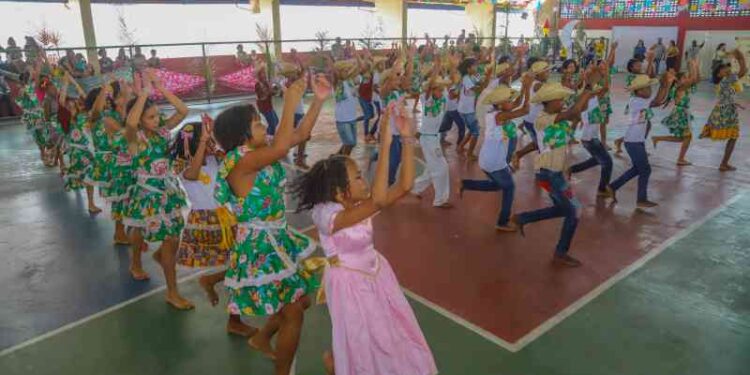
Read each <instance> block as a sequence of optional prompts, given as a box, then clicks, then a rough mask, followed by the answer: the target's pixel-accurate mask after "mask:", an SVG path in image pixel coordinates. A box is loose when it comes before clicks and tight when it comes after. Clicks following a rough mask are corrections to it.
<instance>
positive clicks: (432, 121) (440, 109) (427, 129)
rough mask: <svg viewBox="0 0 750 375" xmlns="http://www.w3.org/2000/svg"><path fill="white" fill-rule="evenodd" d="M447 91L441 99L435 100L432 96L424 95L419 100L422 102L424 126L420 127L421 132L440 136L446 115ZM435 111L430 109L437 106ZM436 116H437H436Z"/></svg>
mask: <svg viewBox="0 0 750 375" xmlns="http://www.w3.org/2000/svg"><path fill="white" fill-rule="evenodd" d="M447 95H448V93H447V91H446V92H444V93H443V97H442V98H441V99H434V98H433V97H432V95H429V96H428V95H427V94H422V95H421V97H420V98H419V100H420V101H421V102H422V124H421V125H420V126H419V132H420V133H421V134H426V135H438V133H439V130H440V123H441V122H442V121H443V116H444V115H445V106H446V99H445V97H446V96H447ZM436 105H437V107H436V108H434V112H433V110H429V111H428V108H430V107H433V106H436ZM435 115H436V116H435Z"/></svg>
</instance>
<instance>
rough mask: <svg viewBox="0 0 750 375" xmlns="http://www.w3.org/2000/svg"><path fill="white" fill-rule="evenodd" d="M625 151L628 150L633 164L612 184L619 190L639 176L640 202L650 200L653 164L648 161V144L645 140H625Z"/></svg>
mask: <svg viewBox="0 0 750 375" xmlns="http://www.w3.org/2000/svg"><path fill="white" fill-rule="evenodd" d="M625 151H627V152H628V156H630V161H631V162H632V163H633V166H632V167H630V169H628V170H627V171H625V173H623V174H622V176H620V177H618V178H617V179H616V180H615V181H614V182H612V185H610V186H611V187H612V189H613V190H615V191H617V190H618V189H620V188H621V187H622V185H625V184H626V183H627V182H628V181H630V180H632V179H633V178H635V177H638V202H645V201H647V200H648V179H649V177H651V164H649V162H648V154H647V153H646V144H645V143H644V142H625Z"/></svg>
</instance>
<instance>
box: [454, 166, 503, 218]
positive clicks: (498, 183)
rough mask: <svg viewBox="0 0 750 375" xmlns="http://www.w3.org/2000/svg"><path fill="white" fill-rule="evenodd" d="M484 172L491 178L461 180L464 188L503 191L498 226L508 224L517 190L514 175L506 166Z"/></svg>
mask: <svg viewBox="0 0 750 375" xmlns="http://www.w3.org/2000/svg"><path fill="white" fill-rule="evenodd" d="M484 174H486V175H487V177H489V178H490V179H489V180H463V181H461V183H462V185H463V187H464V190H473V191H502V192H503V202H502V204H501V206H500V214H499V215H498V218H497V225H498V226H501V227H502V226H506V225H508V220H509V219H510V210H511V208H512V207H513V194H514V193H515V191H516V184H515V183H513V175H512V174H511V173H510V168H509V167H505V169H501V170H499V171H494V172H487V171H484Z"/></svg>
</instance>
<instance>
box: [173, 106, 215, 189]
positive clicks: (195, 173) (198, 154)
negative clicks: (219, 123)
mask: <svg viewBox="0 0 750 375" xmlns="http://www.w3.org/2000/svg"><path fill="white" fill-rule="evenodd" d="M201 121H202V122H203V129H202V130H201V139H200V140H199V143H198V149H197V150H195V155H193V159H192V160H190V165H188V167H187V169H185V171H184V172H182V177H185V179H186V180H190V181H197V180H198V177H200V175H201V167H203V159H204V158H205V157H206V148H207V147H208V146H207V145H208V141H209V140H210V139H211V134H213V128H214V127H213V123H214V121H213V119H211V117H209V116H208V115H207V114H205V113H204V114H202V115H201ZM181 156H182V155H181Z"/></svg>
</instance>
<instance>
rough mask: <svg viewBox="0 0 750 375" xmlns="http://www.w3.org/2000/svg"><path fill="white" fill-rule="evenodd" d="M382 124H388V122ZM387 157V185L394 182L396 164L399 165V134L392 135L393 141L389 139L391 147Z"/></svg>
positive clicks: (396, 170) (396, 172) (396, 169)
mask: <svg viewBox="0 0 750 375" xmlns="http://www.w3.org/2000/svg"><path fill="white" fill-rule="evenodd" d="M384 126H389V125H388V124H386V125H384ZM388 155H389V159H388V185H393V184H394V183H395V182H396V175H397V174H398V166H399V165H401V136H400V135H394V136H393V141H391V149H390V152H389V154H388Z"/></svg>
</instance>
